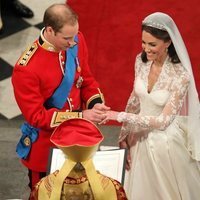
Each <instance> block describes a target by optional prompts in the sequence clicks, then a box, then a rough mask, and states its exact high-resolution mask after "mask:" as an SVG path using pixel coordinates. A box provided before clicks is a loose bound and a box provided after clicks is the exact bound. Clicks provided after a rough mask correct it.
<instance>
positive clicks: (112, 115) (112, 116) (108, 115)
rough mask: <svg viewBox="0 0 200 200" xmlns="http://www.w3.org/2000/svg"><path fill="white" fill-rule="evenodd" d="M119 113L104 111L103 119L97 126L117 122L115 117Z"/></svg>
mask: <svg viewBox="0 0 200 200" xmlns="http://www.w3.org/2000/svg"><path fill="white" fill-rule="evenodd" d="M118 114H119V112H117V111H112V110H111V111H106V112H105V113H104V114H103V115H104V116H105V118H104V119H103V120H102V121H101V122H100V123H99V124H106V123H107V122H108V121H109V120H114V121H116V120H117V116H118Z"/></svg>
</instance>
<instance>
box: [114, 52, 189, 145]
mask: <svg viewBox="0 0 200 200" xmlns="http://www.w3.org/2000/svg"><path fill="white" fill-rule="evenodd" d="M150 67H151V62H147V63H146V64H145V63H143V62H142V60H141V58H140V55H139V56H137V58H136V69H135V71H136V77H135V86H134V92H133V93H132V95H131V96H130V99H129V101H128V104H127V110H126V112H122V113H119V115H118V118H117V120H118V121H119V122H124V123H123V126H122V129H121V134H120V137H119V140H120V141H121V140H123V139H124V138H125V137H126V136H127V135H128V134H130V132H132V133H134V132H140V131H143V130H152V129H158V130H165V129H166V128H167V127H168V126H169V125H170V124H171V122H172V121H173V120H174V118H175V117H176V116H177V115H179V113H180V110H181V107H182V105H183V102H184V99H185V96H186V94H187V90H188V86H189V75H188V74H187V72H186V71H185V69H184V68H183V66H182V65H181V64H172V63H171V62H170V60H169V58H167V59H166V61H165V63H164V65H163V68H162V71H161V73H160V76H159V78H158V80H157V82H156V83H155V85H154V86H153V89H152V91H151V92H150V93H148V92H147V88H148V74H149V71H150ZM132 99H133V101H132ZM138 110H139V111H140V112H139V113H138V114H137V112H136V111H138ZM127 111H128V112H127Z"/></svg>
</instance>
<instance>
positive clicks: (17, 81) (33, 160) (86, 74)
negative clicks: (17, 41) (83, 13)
mask: <svg viewBox="0 0 200 200" xmlns="http://www.w3.org/2000/svg"><path fill="white" fill-rule="evenodd" d="M65 58H66V55H65V51H63V52H62V56H61V55H60V56H59V52H56V51H53V49H52V48H49V46H48V44H47V43H45V42H44V41H42V43H41V37H40V39H39V40H36V41H35V42H34V43H33V44H32V45H31V47H29V48H28V49H27V50H26V51H25V52H24V53H23V55H22V56H21V58H20V59H19V60H18V62H17V63H16V65H15V67H14V70H13V75H12V84H13V88H14V94H15V98H16V101H17V104H18V106H19V108H20V110H21V112H22V114H23V116H24V118H25V120H26V121H27V122H28V123H29V124H30V125H32V126H33V127H36V128H39V129H40V131H39V135H38V139H37V140H36V142H34V143H33V144H32V147H31V151H30V153H29V155H28V158H27V159H26V160H22V162H23V164H24V165H25V166H27V167H28V168H29V169H31V170H34V171H39V172H46V171H47V164H48V155H49V151H50V147H52V146H53V144H52V143H51V142H50V140H49V138H50V136H51V133H52V132H53V130H54V129H53V128H51V127H50V123H51V120H52V116H53V113H54V112H55V111H76V110H80V109H82V106H83V105H85V106H86V107H92V105H94V103H96V102H102V101H103V99H101V94H100V90H99V88H98V87H99V85H98V83H97V82H96V80H95V79H94V77H93V76H92V74H91V72H90V69H89V66H88V52H87V46H86V43H85V40H84V37H83V35H82V34H81V33H80V32H79V34H78V59H79V64H80V68H81V70H77V71H76V73H75V80H74V83H73V86H72V89H71V92H70V94H69V96H68V101H67V102H66V103H65V105H64V107H63V108H62V109H61V110H58V109H56V108H50V109H46V108H45V106H44V103H45V101H46V100H47V99H48V98H49V97H50V96H51V95H52V94H53V92H54V91H55V89H56V88H57V87H58V86H59V84H60V82H61V80H62V78H63V74H62V70H61V65H62V62H65ZM80 77H81V78H83V82H81V83H79V81H78V80H80ZM78 83H79V84H78Z"/></svg>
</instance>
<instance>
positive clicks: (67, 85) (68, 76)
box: [45, 36, 78, 109]
mask: <svg viewBox="0 0 200 200" xmlns="http://www.w3.org/2000/svg"><path fill="white" fill-rule="evenodd" d="M75 41H76V42H78V37H77V36H76V37H75ZM77 52H78V45H75V46H73V47H72V48H69V49H68V50H67V51H66V57H67V62H66V65H65V75H64V77H63V80H62V82H61V84H60V85H59V87H58V88H57V89H56V90H55V92H54V94H53V95H52V96H51V97H50V98H49V99H48V100H47V101H46V102H45V106H47V107H48V108H52V107H54V108H58V109H61V108H63V106H64V105H65V103H66V101H67V98H68V95H69V92H70V90H71V88H72V85H73V82H74V76H75V71H76V67H77V63H76V57H77Z"/></svg>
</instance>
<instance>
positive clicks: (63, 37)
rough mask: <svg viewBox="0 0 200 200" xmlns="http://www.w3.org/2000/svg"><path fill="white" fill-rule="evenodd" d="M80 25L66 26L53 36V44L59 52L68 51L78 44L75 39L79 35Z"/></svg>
mask: <svg viewBox="0 0 200 200" xmlns="http://www.w3.org/2000/svg"><path fill="white" fill-rule="evenodd" d="M78 29H79V25H78V23H76V24H75V25H73V26H72V25H68V24H66V25H64V26H63V27H62V29H61V30H60V31H59V32H56V33H55V32H54V31H53V34H52V38H51V39H52V44H53V45H54V46H55V47H56V49H57V50H59V51H61V50H66V49H68V48H70V47H72V46H74V45H75V44H76V42H75V41H74V37H75V36H76V35H77V34H78Z"/></svg>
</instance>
